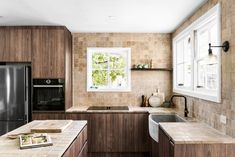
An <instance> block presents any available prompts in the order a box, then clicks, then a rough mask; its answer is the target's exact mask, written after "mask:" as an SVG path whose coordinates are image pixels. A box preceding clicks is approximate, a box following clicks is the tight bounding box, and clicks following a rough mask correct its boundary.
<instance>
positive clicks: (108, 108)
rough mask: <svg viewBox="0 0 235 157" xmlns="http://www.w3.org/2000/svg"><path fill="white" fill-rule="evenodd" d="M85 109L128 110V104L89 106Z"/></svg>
mask: <svg viewBox="0 0 235 157" xmlns="http://www.w3.org/2000/svg"><path fill="white" fill-rule="evenodd" d="M87 110H112V111H113V110H114V111H115V110H124V111H128V110H129V108H128V106H91V107H89V108H88V109H87Z"/></svg>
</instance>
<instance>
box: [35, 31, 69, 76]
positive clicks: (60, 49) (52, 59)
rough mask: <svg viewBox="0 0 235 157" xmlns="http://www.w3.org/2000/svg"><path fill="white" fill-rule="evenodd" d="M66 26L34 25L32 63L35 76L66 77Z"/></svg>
mask: <svg viewBox="0 0 235 157" xmlns="http://www.w3.org/2000/svg"><path fill="white" fill-rule="evenodd" d="M66 31H67V30H66V29H65V28H64V27H34V28H33V29H32V63H33V77H34V78H64V77H65V44H66V40H68V39H66V37H67V36H66Z"/></svg>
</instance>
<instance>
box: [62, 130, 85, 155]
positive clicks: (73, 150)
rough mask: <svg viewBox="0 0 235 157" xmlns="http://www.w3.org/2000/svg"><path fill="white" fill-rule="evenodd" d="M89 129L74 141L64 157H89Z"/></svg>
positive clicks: (83, 131)
mask: <svg viewBox="0 0 235 157" xmlns="http://www.w3.org/2000/svg"><path fill="white" fill-rule="evenodd" d="M87 156H88V150H87V127H85V128H84V129H83V130H82V131H81V133H79V135H78V136H77V137H76V138H75V139H74V141H73V142H72V144H71V145H70V146H69V148H68V149H67V150H66V151H65V152H64V154H63V157H87Z"/></svg>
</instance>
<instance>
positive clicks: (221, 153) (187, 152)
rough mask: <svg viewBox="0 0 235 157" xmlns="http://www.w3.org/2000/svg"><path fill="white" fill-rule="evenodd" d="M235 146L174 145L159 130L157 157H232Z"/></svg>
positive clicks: (221, 144) (211, 144) (217, 144)
mask: <svg viewBox="0 0 235 157" xmlns="http://www.w3.org/2000/svg"><path fill="white" fill-rule="evenodd" d="M234 155H235V146H234V145H232V144H223V143H209V144H203V143H195V144H194V143H190V144H174V142H173V141H171V139H170V137H168V136H167V134H166V133H165V132H164V131H163V130H162V129H159V157H234Z"/></svg>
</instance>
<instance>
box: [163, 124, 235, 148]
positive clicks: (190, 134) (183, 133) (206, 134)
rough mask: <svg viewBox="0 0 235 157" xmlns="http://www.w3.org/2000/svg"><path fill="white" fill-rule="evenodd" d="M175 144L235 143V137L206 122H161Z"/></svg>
mask: <svg viewBox="0 0 235 157" xmlns="http://www.w3.org/2000/svg"><path fill="white" fill-rule="evenodd" d="M159 124H160V127H161V128H162V129H163V131H164V132H165V133H166V134H167V135H168V136H169V137H170V138H171V140H172V141H173V142H174V143H175V144H212V143H217V144H218V143H223V144H231V143H233V144H235V139H234V138H232V137H230V136H227V135H224V134H222V133H220V132H219V131H217V130H216V129H214V128H212V127H210V126H208V125H206V124H204V123H197V122H194V123H159Z"/></svg>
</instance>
